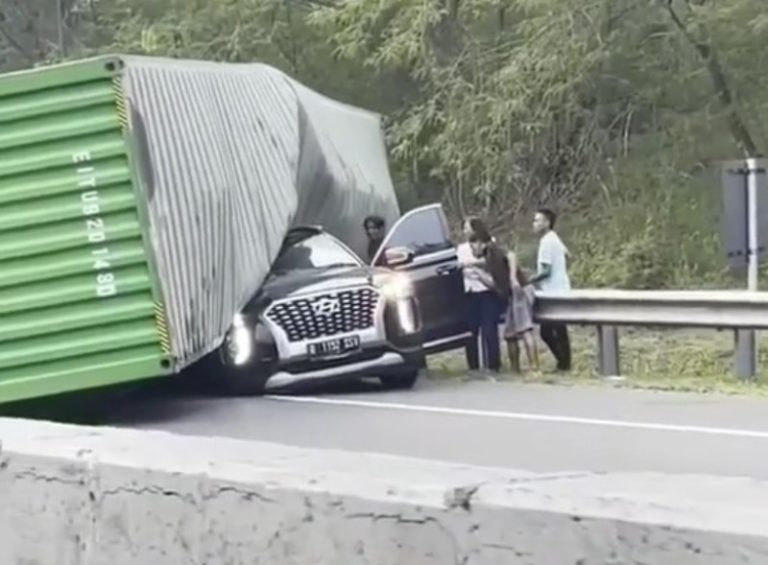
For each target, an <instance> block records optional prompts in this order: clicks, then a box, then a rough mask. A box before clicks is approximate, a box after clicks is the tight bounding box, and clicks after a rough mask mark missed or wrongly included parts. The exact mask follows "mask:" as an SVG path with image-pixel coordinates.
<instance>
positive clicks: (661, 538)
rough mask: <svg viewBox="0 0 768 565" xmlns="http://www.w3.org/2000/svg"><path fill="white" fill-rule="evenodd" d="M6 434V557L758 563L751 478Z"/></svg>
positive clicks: (760, 500) (0, 539)
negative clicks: (556, 470) (537, 470)
mask: <svg viewBox="0 0 768 565" xmlns="http://www.w3.org/2000/svg"><path fill="white" fill-rule="evenodd" d="M0 439H1V440H2V450H1V451H0V505H1V510H0V564H2V565H165V564H168V565H182V564H184V565H186V564H196V565H251V564H266V565H289V564H290V565H294V564H295V565H299V564H300V565H451V564H462V565H507V564H511V565H517V564H536V565H539V564H540V565H607V564H616V565H618V564H622V565H629V564H633V565H640V564H649V565H661V564H671V565H688V564H697V565H698V564H707V565H709V564H712V565H715V564H717V565H730V564H736V563H738V564H744V563H755V564H757V563H760V564H765V563H766V562H768V488H767V486H768V485H766V484H765V483H761V482H756V481H751V480H747V479H723V478H711V477H696V476H664V475H653V474H648V475H630V474H604V475H603V474H595V473H579V472H575V473H560V474H534V473H527V472H514V471H509V470H505V469H491V468H472V467H466V466H459V465H452V464H445V463H439V462H430V461H423V460H414V459H406V458H400V457H393V456H385V455H375V454H360V453H346V452H333V451H325V450H310V449H300V448H293V447H287V446H282V445H275V444H265V443H255V442H244V441H237V440H229V439H221V438H197V437H185V436H176V435H172V434H167V433H162V432H146V431H135V430H116V429H103V428H85V427H76V426H62V425H55V424H48V423H42V422H30V421H23V420H10V419H0ZM497 447H498V446H497ZM489 449H491V446H489Z"/></svg>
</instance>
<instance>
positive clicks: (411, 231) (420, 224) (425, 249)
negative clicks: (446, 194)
mask: <svg viewBox="0 0 768 565" xmlns="http://www.w3.org/2000/svg"><path fill="white" fill-rule="evenodd" d="M394 247H407V248H408V249H409V250H410V251H411V252H412V253H413V255H414V257H420V256H422V255H428V254H430V253H435V252H439V251H444V250H446V249H451V248H453V242H452V241H451V238H450V233H449V230H448V222H447V221H446V219H445V215H444V214H443V210H442V208H441V207H440V206H439V205H433V206H429V207H425V208H420V209H417V210H414V211H412V212H409V213H408V214H406V215H405V216H403V217H402V218H401V219H400V221H399V222H398V223H397V224H395V226H394V227H393V228H392V231H390V233H389V234H387V237H386V238H385V239H384V242H383V244H382V246H381V248H380V249H379V251H378V253H377V257H376V258H375V260H374V264H375V265H381V264H382V262H383V257H384V255H383V254H384V251H385V250H386V249H392V248H394Z"/></svg>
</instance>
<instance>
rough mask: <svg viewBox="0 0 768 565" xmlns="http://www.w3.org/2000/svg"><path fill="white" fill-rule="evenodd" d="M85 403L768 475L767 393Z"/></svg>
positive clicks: (119, 414)
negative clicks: (744, 395)
mask: <svg viewBox="0 0 768 565" xmlns="http://www.w3.org/2000/svg"><path fill="white" fill-rule="evenodd" d="M89 410H90V411H85V412H82V411H78V413H77V416H76V417H73V416H72V415H71V414H70V415H68V416H64V417H61V416H60V417H58V419H60V420H65V421H67V420H69V421H81V422H83V423H90V424H99V425H111V426H120V427H134V428H144V429H161V430H167V431H172V432H177V433H182V434H192V435H207V436H228V437H235V438H242V439H255V440H265V441H273V442H280V443H285V444H291V445H298V446H310V447H320V448H336V449H344V450H353V451H354V450H359V451H373V452H380V453H390V454H400V455H407V456H416V457H423V458H429V459H439V460H445V461H455V462H463V463H471V464H479V465H491V466H500V467H510V468H518V469H527V470H533V471H584V470H590V471H661V472H670V473H694V474H698V473H704V474H719V475H735V476H750V477H755V478H761V479H768V457H766V452H767V450H768V401H764V400H759V399H749V398H737V397H718V396H702V395H689V394H672V393H651V392H639V391H630V390H623V389H614V388H610V387H599V386H596V387H579V388H570V387H557V386H547V385H541V386H538V385H522V384H510V383H489V382H471V383H466V382H456V381H454V382H438V381H422V382H421V383H420V384H419V385H418V387H417V388H416V389H415V390H413V391H409V392H383V391H380V390H378V389H377V388H376V387H374V386H367V385H359V386H352V387H345V388H342V389H338V388H336V389H335V390H328V389H327V388H326V389H325V390H324V391H322V392H321V391H311V390H305V391H304V392H303V393H302V394H293V395H290V396H277V397H266V398H251V399H248V398H243V399H228V398H211V397H204V396H199V395H193V394H189V393H185V392H184V391H181V390H179V389H178V388H176V387H167V386H161V387H156V386H155V387H148V388H144V389H143V390H141V391H139V392H138V393H132V394H129V395H119V396H118V397H114V398H111V399H110V398H106V399H105V400H101V401H97V409H93V405H92V407H91V408H90V409H89ZM19 415H25V414H23V411H22V414H19Z"/></svg>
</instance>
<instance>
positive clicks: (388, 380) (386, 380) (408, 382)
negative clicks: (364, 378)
mask: <svg viewBox="0 0 768 565" xmlns="http://www.w3.org/2000/svg"><path fill="white" fill-rule="evenodd" d="M419 375H421V371H420V370H419V368H418V367H410V368H408V369H404V370H403V371H402V372H400V373H396V374H393V375H388V376H386V377H381V384H382V386H383V387H384V388H385V389H386V390H410V389H412V388H413V387H414V386H415V385H416V382H417V381H418V380H419Z"/></svg>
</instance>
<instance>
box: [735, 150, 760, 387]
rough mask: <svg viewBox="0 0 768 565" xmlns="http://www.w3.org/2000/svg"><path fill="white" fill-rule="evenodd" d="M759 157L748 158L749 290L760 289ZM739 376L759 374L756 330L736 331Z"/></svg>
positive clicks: (736, 363) (745, 377)
mask: <svg viewBox="0 0 768 565" xmlns="http://www.w3.org/2000/svg"><path fill="white" fill-rule="evenodd" d="M758 172H759V171H758V163H757V159H754V158H749V159H747V218H746V220H747V291H749V292H757V291H758V283H759V280H758V275H759V268H760V264H759V256H758V247H759V242H758V216H757V175H758ZM735 365H736V366H735V369H736V374H737V376H738V377H739V378H740V379H742V380H753V379H754V378H755V376H756V374H757V335H756V332H755V330H739V331H737V332H736V359H735Z"/></svg>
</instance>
